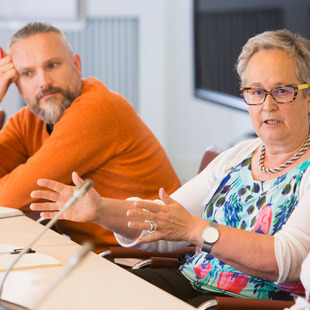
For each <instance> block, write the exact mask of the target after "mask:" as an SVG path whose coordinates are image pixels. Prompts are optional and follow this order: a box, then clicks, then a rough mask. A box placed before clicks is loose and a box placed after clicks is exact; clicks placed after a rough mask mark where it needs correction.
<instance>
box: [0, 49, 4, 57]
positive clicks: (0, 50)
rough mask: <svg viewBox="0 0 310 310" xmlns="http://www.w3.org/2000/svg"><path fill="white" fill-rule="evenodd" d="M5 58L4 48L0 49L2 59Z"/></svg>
mask: <svg viewBox="0 0 310 310" xmlns="http://www.w3.org/2000/svg"><path fill="white" fill-rule="evenodd" d="M3 57H4V52H3V49H2V47H0V59H1V58H3Z"/></svg>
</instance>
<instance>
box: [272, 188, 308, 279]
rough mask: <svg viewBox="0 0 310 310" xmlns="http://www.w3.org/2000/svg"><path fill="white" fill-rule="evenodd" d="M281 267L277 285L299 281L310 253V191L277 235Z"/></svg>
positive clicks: (277, 252)
mask: <svg viewBox="0 0 310 310" xmlns="http://www.w3.org/2000/svg"><path fill="white" fill-rule="evenodd" d="M274 237H275V241H274V245H275V255H276V259H277V263H278V267H279V278H278V280H277V284H282V283H285V282H291V281H297V280H298V279H299V275H300V271H301V265H302V262H303V261H304V259H305V258H306V256H307V255H308V253H309V251H310V191H309V190H308V191H307V192H306V193H305V195H304V196H303V197H302V198H301V200H300V201H299V203H298V205H297V206H296V208H295V210H294V211H293V213H292V214H291V216H290V217H289V219H288V221H287V222H286V224H285V225H283V227H282V229H281V230H280V231H279V232H277V233H276V234H275V235H274Z"/></svg>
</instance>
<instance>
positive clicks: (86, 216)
mask: <svg viewBox="0 0 310 310" xmlns="http://www.w3.org/2000/svg"><path fill="white" fill-rule="evenodd" d="M72 181H73V183H74V184H75V185H76V186H77V187H78V186H80V185H81V184H82V183H83V180H82V179H81V178H80V177H79V176H78V174H77V173H76V172H73V173H72ZM38 185H40V186H42V187H46V188H48V189H49V190H35V191H33V192H32V193H31V197H32V198H38V199H46V200H49V202H42V203H41V202H40V203H39V202H36V203H32V204H31V205H30V208H31V210H36V211H42V212H41V216H42V217H44V218H46V219H50V218H53V217H54V216H55V215H56V214H57V213H55V212H57V211H58V210H61V209H62V208H63V207H64V205H65V204H66V202H67V201H68V199H69V198H70V197H71V196H72V194H73V192H74V190H75V189H76V187H75V186H70V185H64V184H62V183H59V182H56V181H52V180H47V179H39V180H38ZM100 203H101V197H100V196H99V194H98V193H97V192H96V191H95V190H94V189H93V188H91V189H90V190H89V191H88V192H87V193H86V195H85V196H84V197H82V198H81V199H80V200H79V201H78V202H76V203H75V204H74V205H73V206H72V207H71V208H69V209H68V210H67V211H66V212H65V213H64V214H63V215H62V216H61V218H62V219H66V220H71V221H77V222H96V221H97V220H98V217H99V213H100V212H99V208H98V206H100Z"/></svg>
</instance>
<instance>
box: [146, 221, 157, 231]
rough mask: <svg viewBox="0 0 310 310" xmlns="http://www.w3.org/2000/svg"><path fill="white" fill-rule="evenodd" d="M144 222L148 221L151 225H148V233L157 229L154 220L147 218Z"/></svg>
mask: <svg viewBox="0 0 310 310" xmlns="http://www.w3.org/2000/svg"><path fill="white" fill-rule="evenodd" d="M145 222H147V223H149V224H150V225H151V226H150V230H148V232H149V233H150V234H153V233H154V232H155V231H156V229H157V223H156V222H155V221H149V220H145Z"/></svg>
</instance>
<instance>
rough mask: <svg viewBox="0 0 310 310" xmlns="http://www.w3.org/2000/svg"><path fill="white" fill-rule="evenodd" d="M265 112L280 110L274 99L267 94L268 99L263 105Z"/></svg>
mask: <svg viewBox="0 0 310 310" xmlns="http://www.w3.org/2000/svg"><path fill="white" fill-rule="evenodd" d="M263 108H264V110H267V111H268V110H276V109H277V108H278V103H277V102H276V101H275V100H274V99H273V97H272V95H271V94H267V96H266V99H265V101H264V103H263Z"/></svg>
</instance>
